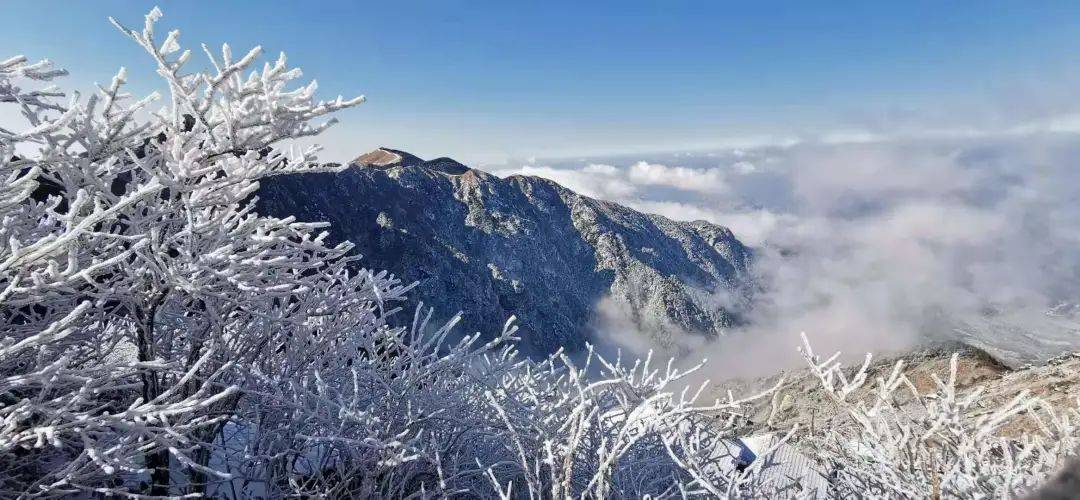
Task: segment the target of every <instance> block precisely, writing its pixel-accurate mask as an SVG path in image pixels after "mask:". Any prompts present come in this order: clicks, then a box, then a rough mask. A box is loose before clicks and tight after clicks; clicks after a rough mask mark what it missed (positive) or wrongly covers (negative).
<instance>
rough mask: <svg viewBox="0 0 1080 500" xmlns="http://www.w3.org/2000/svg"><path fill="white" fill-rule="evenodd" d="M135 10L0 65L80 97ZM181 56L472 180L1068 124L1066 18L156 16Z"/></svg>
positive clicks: (259, 8) (93, 10) (10, 6)
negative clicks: (207, 53)
mask: <svg viewBox="0 0 1080 500" xmlns="http://www.w3.org/2000/svg"><path fill="white" fill-rule="evenodd" d="M152 5H153V3H141V2H129V1H105V2H45V1H37V2H24V1H3V2H0V9H2V12H3V14H4V16H3V17H5V18H8V19H11V20H17V22H6V23H4V24H5V29H4V30H0V47H3V48H4V49H5V50H4V51H3V52H5V53H10V54H9V55H13V54H18V53H21V54H25V55H27V56H30V57H32V58H40V57H48V58H51V59H52V60H54V61H56V62H57V63H59V64H60V65H62V66H64V67H66V68H68V69H69V70H70V71H71V72H72V77H71V79H72V80H71V81H72V82H78V83H79V84H83V85H85V84H86V83H89V82H93V81H108V79H109V77H110V76H111V75H112V74H113V72H114V71H115V69H116V68H117V67H119V66H121V65H123V66H127V67H128V68H129V70H131V72H132V73H131V74H132V78H131V80H132V81H133V84H134V85H135V86H134V89H135V90H140V91H148V90H150V89H152V88H153V85H154V77H153V74H152V73H151V72H150V71H147V70H146V69H145V68H148V65H147V61H146V59H145V57H144V56H142V55H141V54H140V53H139V51H138V49H137V48H136V47H135V46H134V45H133V44H132V43H131V42H130V41H128V40H126V39H125V38H123V37H122V36H120V35H119V34H118V33H117V32H116V31H115V30H114V29H113V28H112V27H111V26H110V25H109V24H108V23H107V22H106V21H105V17H106V16H108V15H112V16H115V17H117V18H118V19H120V20H121V21H122V22H125V23H127V24H129V25H138V24H140V23H141V16H142V14H144V13H145V11H147V10H148V9H149V7H151V6H152ZM161 7H162V10H163V11H164V12H165V18H164V20H163V21H162V27H163V28H166V27H167V28H173V27H176V28H180V29H181V31H182V36H181V41H182V42H183V43H186V44H187V45H189V46H196V45H195V44H196V43H198V42H207V43H208V44H210V45H211V46H216V45H218V44H220V43H221V42H229V43H231V44H233V45H234V46H235V47H237V48H241V47H244V48H246V47H249V46H251V45H254V44H261V45H263V47H264V48H266V49H267V51H268V53H270V54H275V53H276V52H277V51H280V50H284V51H286V52H287V53H288V54H289V56H290V62H291V63H293V64H295V65H299V66H300V67H302V68H304V70H305V73H306V75H307V76H308V77H309V78H315V79H317V80H319V83H320V85H321V89H322V91H323V92H324V93H325V95H326V96H328V97H329V96H332V95H336V94H338V93H342V94H346V95H355V94H365V95H367V96H368V97H369V99H370V101H369V103H367V104H365V105H364V106H362V107H361V108H360V109H357V110H354V111H350V112H348V113H346V114H345V115H343V116H342V117H341V119H342V121H343V124H342V125H341V126H340V127H339V128H338V129H337V130H335V131H334V132H333V133H331V134H330V135H328V136H327V137H326V139H325V142H326V143H327V146H328V150H327V154H328V155H330V156H331V157H333V158H332V159H342V158H341V157H343V156H346V155H351V154H353V153H360V152H363V151H364V150H366V149H370V148H372V147H375V146H378V145H388V146H396V147H400V148H402V149H407V150H410V151H413V152H415V153H417V154H420V155H422V156H441V155H449V156H454V157H457V158H460V159H463V160H466V161H470V162H474V163H480V164H483V163H491V162H501V161H505V160H507V159H523V158H526V157H529V156H540V157H554V156H574V155H591V154H612V153H634V152H641V151H661V150H680V149H707V148H711V147H722V146H725V145H730V144H739V143H753V142H770V141H783V140H787V139H788V138H791V137H796V138H799V137H806V136H813V135H815V134H823V133H827V132H833V131H856V132H864V131H871V132H875V133H877V132H885V133H888V132H891V131H894V130H905V131H910V130H912V129H915V130H918V129H921V128H925V129H931V128H933V129H945V128H970V127H984V126H988V124H991V125H992V124H997V125H1000V126H1002V127H1004V126H1013V125H1017V124H1022V123H1025V122H1026V121H1028V120H1037V119H1042V118H1044V117H1046V116H1049V115H1053V114H1055V113H1058V112H1066V111H1070V110H1071V108H1070V106H1074V105H1072V104H1071V101H1072V100H1073V98H1074V97H1077V98H1078V99H1076V100H1077V101H1078V102H1080V94H1077V93H1075V92H1074V91H1073V90H1071V89H1072V88H1073V87H1078V88H1080V79H1078V78H1077V77H1076V76H1077V75H1078V72H1077V71H1076V70H1077V64H1076V62H1074V61H1075V54H1076V53H1077V49H1078V48H1080V47H1078V45H1080V3H1076V2H1072V3H1065V2H1062V3H1055V2H1030V3H1027V2H993V1H982V2H918V1H913V2H894V3H892V4H885V3H883V2H822V3H821V4H817V3H813V2H744V3H741V4H736V3H729V2H701V3H689V2H659V1H658V2H610V3H609V2H565V3H558V2H529V3H524V2H520V3H519V2H449V1H445V2H434V1H433V2H325V3H322V2H320V3H316V2H215V3H210V2H183V3H180V2H175V3H162V4H161Z"/></svg>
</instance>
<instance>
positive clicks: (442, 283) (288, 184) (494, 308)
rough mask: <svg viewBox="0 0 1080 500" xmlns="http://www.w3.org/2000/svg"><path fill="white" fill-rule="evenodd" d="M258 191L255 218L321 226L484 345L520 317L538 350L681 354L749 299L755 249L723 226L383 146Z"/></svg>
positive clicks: (727, 322) (718, 329) (732, 319)
mask: <svg viewBox="0 0 1080 500" xmlns="http://www.w3.org/2000/svg"><path fill="white" fill-rule="evenodd" d="M258 195H259V198H260V199H259V207H258V209H259V211H260V212H261V213H266V214H272V215H277V216H287V215H295V216H296V217H297V219H298V220H305V221H328V222H330V223H331V224H332V227H331V229H330V234H331V236H332V238H333V239H335V240H337V241H341V240H349V241H352V242H353V243H355V244H356V251H357V252H359V253H360V254H362V255H363V256H364V259H363V260H362V261H360V263H361V265H363V266H365V267H368V268H372V269H386V270H389V271H390V272H392V273H394V274H395V275H397V276H398V277H400V278H401V279H402V281H403V282H406V283H409V282H413V281H417V282H419V284H418V286H417V288H416V289H415V290H414V291H413V292H411V294H410V295H411V297H412V299H411V300H413V301H414V302H413V303H412V304H410V305H409V306H407V310H410V311H411V310H412V309H413V308H415V305H416V301H423V302H424V304H425V305H426V306H431V307H434V308H435V311H436V314H441V315H442V316H443V317H444V318H445V317H449V316H451V315H452V314H454V313H456V312H458V311H461V312H462V328H463V329H464V331H465V332H469V333H471V332H474V331H479V332H482V333H483V334H485V335H487V336H491V335H495V334H497V333H498V332H499V331H500V330H501V328H502V325H503V323H505V322H506V320H507V318H509V317H510V316H511V315H514V316H517V318H518V325H519V326H520V328H521V330H520V335H521V337H522V339H523V343H524V344H525V345H526V346H527V347H529V348H531V349H533V350H534V351H535V353H550V352H553V351H554V350H556V349H558V348H559V347H565V348H566V349H567V350H568V351H571V352H572V351H575V350H579V349H581V348H583V347H584V345H585V342H587V341H589V340H590V339H593V338H595V335H597V334H598V332H599V331H604V332H605V334H607V335H610V336H611V338H613V339H615V340H616V341H620V340H622V338H621V337H622V336H626V339H625V340H627V342H637V343H639V344H640V342H641V341H642V339H640V338H634V339H631V338H630V337H629V336H634V335H645V336H647V338H648V339H647V340H648V342H649V344H650V345H659V346H662V347H663V348H665V350H668V351H672V352H673V351H678V350H681V349H685V346H687V345H692V344H693V343H694V342H692V340H693V339H700V338H702V337H715V336H716V335H718V334H720V333H722V332H723V331H724V329H725V328H727V327H729V326H731V325H733V324H735V323H737V322H738V316H737V314H736V313H735V311H737V310H739V309H740V308H742V307H745V305H746V304H747V302H748V301H749V293H750V289H751V286H750V278H749V273H748V271H747V266H748V264H749V258H750V251H749V250H748V249H747V248H746V247H744V246H743V245H742V244H741V243H740V242H739V241H738V240H736V239H735V237H734V236H733V235H732V234H731V231H729V230H728V229H726V228H723V227H720V226H716V225H713V224H709V223H706V222H676V221H672V220H670V219H667V218H664V217H661V216H656V215H648V214H643V213H640V212H636V211H634V210H630V209H628V208H626V207H623V206H620V205H616V204H613V203H608V202H604V201H599V200H595V199H592V198H588V197H585V196H581V195H578V194H576V193H574V192H573V191H570V190H568V189H566V188H564V187H562V186H560V185H558V184H556V183H554V182H552V181H550V180H547V179H541V178H537V177H524V176H513V177H509V178H506V179H501V178H499V177H496V176H493V175H490V174H488V173H485V172H481V171H479V170H475V169H470V168H468V167H466V166H464V165H462V164H460V163H458V162H456V161H454V160H451V159H449V158H439V159H436V160H431V161H424V160H421V159H420V158H417V157H416V156H413V155H410V154H408V153H405V152H402V151H395V150H391V149H378V150H375V151H372V152H371V153H367V154H365V155H362V156H360V157H358V158H357V159H356V160H353V162H352V163H351V165H350V166H349V168H348V169H346V170H344V171H342V172H338V173H311V174H297V175H289V176H281V177H275V178H271V179H267V180H264V181H263V182H262V187H261V188H260V191H259V193H258ZM408 317H410V318H411V314H409V315H408Z"/></svg>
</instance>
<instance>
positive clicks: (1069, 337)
mask: <svg viewBox="0 0 1080 500" xmlns="http://www.w3.org/2000/svg"><path fill="white" fill-rule="evenodd" d="M1078 160H1080V136H1077V135H1076V134H1072V133H1053V132H1045V131H1042V132H1037V133H1023V132H1011V133H1000V134H976V135H971V136H965V135H944V134H943V135H940V136H934V135H927V136H923V137H906V138H881V137H846V138H839V139H835V140H818V141H810V142H797V143H794V144H784V145H780V146H761V147H755V148H750V149H734V148H731V149H723V150H716V151H708V152H694V153H686V152H683V153H665V154H655V155H635V156H625V157H606V158H582V159H572V160H560V161H531V162H525V164H524V165H521V166H509V167H506V168H502V169H500V170H498V171H496V173H497V174H498V175H503V176H506V175H513V174H521V175H536V176H541V177H547V178H550V179H553V180H555V181H557V182H559V183H561V184H563V185H565V186H566V187H568V188H570V189H573V190H575V191H578V192H580V193H582V194H585V195H588V196H592V197H596V198H600V199H605V200H610V201H615V202H618V203H621V204H625V205H628V206H630V207H633V208H636V209H639V210H642V211H645V212H651V213H657V214H661V215H664V216H667V217H670V218H672V219H678V220H695V219H704V220H707V221H710V222H714V223H717V224H721V225H724V226H728V227H730V228H731V229H732V230H733V231H734V232H735V234H736V236H737V237H738V238H740V239H741V240H742V241H743V242H744V243H746V244H747V245H750V246H752V247H754V248H755V250H756V258H755V264H754V271H755V273H756V274H757V276H758V280H759V282H760V283H761V284H762V287H763V290H764V291H763V292H762V293H761V294H760V295H759V296H758V297H757V300H756V303H755V306H754V308H753V310H752V311H750V312H749V318H750V321H749V324H748V326H746V327H743V328H740V329H739V330H737V331H733V332H730V334H728V335H726V336H725V337H723V338H721V339H720V340H719V341H717V342H715V343H713V344H711V345H710V347H709V348H708V349H707V350H708V351H709V352H710V357H711V358H712V359H713V362H712V363H710V365H712V366H720V367H722V371H723V372H724V375H740V376H753V375H763V374H768V373H771V372H773V371H775V370H776V369H778V368H784V367H788V366H795V365H797V364H798V363H799V362H800V361H799V360H800V358H799V354H798V353H797V351H796V347H797V346H798V345H800V340H799V333H800V332H806V333H807V335H808V336H809V337H810V339H811V340H812V342H813V344H814V346H815V349H816V350H817V351H819V352H831V351H836V350H841V351H844V352H846V353H852V354H861V353H863V352H867V351H870V352H879V353H881V352H897V351H903V350H905V349H909V348H911V347H913V346H916V345H920V344H924V343H927V342H943V341H944V342H951V341H959V342H964V343H968V344H972V345H976V346H978V347H981V348H983V349H986V350H987V351H989V352H990V353H991V354H994V355H995V356H997V357H998V358H999V359H1001V360H1002V361H1005V362H1006V363H1010V364H1014V365H1019V364H1023V363H1026V362H1036V361H1040V360H1043V359H1046V358H1048V357H1051V356H1054V355H1057V354H1059V353H1061V352H1062V351H1064V350H1070V349H1078V348H1080V326H1078V325H1080V322H1078V321H1077V318H1078V317H1080V316H1077V314H1076V312H1077V310H1078V309H1080V307H1077V306H1075V304H1077V303H1080V182H1078V181H1080V168H1078V167H1080V161H1078ZM624 327H625V325H624ZM624 329H625V328H624ZM620 335H623V336H624V337H625V345H627V346H629V347H636V349H634V350H640V343H641V339H640V336H639V335H634V334H633V333H632V332H625V333H620V332H609V334H608V335H607V337H608V338H616V339H618V338H619V336H620ZM695 350H696V351H698V352H700V347H696V348H695Z"/></svg>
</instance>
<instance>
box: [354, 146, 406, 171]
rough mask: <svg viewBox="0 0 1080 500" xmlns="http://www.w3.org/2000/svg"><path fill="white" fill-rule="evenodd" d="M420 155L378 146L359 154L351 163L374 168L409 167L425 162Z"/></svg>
mask: <svg viewBox="0 0 1080 500" xmlns="http://www.w3.org/2000/svg"><path fill="white" fill-rule="evenodd" d="M423 162H424V160H422V159H420V157H418V156H415V155H412V154H409V153H406V152H404V151H399V150H397V149H390V148H378V149H374V150H371V151H369V152H367V153H364V154H362V155H360V156H357V157H356V158H354V159H353V161H351V162H349V163H350V164H351V165H359V166H361V167H372V168H390V167H398V166H403V167H409V166H413V165H417V164H420V163H423Z"/></svg>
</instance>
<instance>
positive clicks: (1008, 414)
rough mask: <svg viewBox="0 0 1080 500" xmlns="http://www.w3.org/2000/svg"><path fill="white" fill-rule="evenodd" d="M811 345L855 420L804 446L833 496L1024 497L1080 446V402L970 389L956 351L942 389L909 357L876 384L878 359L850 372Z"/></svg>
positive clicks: (824, 377)
mask: <svg viewBox="0 0 1080 500" xmlns="http://www.w3.org/2000/svg"><path fill="white" fill-rule="evenodd" d="M803 340H804V346H803V348H802V350H803V354H804V356H805V358H806V360H807V362H808V363H809V365H810V368H811V372H812V373H813V375H814V376H816V377H817V378H818V379H819V380H820V382H821V386H822V388H823V389H824V390H825V393H826V394H827V395H828V396H829V397H830V399H831V400H832V401H833V402H835V403H836V404H837V406H838V407H839V408H840V409H841V411H842V412H843V413H844V414H845V415H846V416H847V417H848V421H849V422H850V424H851V425H849V426H841V427H840V428H836V427H834V428H827V429H821V430H820V432H816V433H815V434H813V435H811V436H807V437H806V440H805V441H804V444H805V445H806V446H805V449H806V450H807V451H808V452H810V453H812V455H813V456H814V458H816V459H817V461H818V463H819V466H820V472H821V473H822V474H823V475H825V476H827V477H828V478H829V482H830V485H831V488H832V491H831V495H832V496H835V497H840V498H847V497H863V498H865V497H870V498H926V497H933V498H942V497H944V498H1010V497H1015V496H1017V495H1023V494H1025V493H1030V492H1031V491H1032V490H1033V489H1034V487H1035V486H1036V485H1038V484H1039V483H1041V482H1043V481H1044V480H1045V479H1046V478H1047V477H1048V476H1049V475H1051V474H1052V473H1053V472H1054V471H1055V470H1057V469H1058V468H1059V467H1061V466H1062V465H1063V464H1064V463H1065V459H1066V457H1068V456H1070V455H1072V454H1074V453H1076V451H1077V446H1080V427H1078V426H1077V424H1078V422H1080V411H1078V409H1080V399H1074V400H1073V405H1072V406H1071V407H1069V408H1054V407H1053V406H1051V405H1049V404H1047V403H1046V402H1045V401H1044V400H1042V399H1040V398H1039V397H1036V396H1033V395H1032V394H1030V393H1028V392H1027V391H1022V392H1020V393H1019V394H1016V395H1015V396H1013V397H1012V398H1011V399H1009V400H1006V401H994V400H992V399H991V398H988V397H986V394H985V387H984V386H980V387H975V388H972V389H969V390H964V391H961V390H959V389H958V388H957V369H958V355H956V354H954V355H953V356H952V358H951V360H950V371H949V373H948V374H947V375H945V374H943V375H945V378H944V379H942V378H941V377H939V376H938V375H937V374H933V375H932V380H933V382H934V385H935V387H934V388H933V390H929V391H927V390H920V389H919V388H918V387H917V386H916V384H915V383H913V382H912V380H911V379H910V378H908V376H907V375H906V373H905V370H904V363H903V362H902V361H901V362H897V363H896V364H895V365H894V366H893V369H892V370H891V372H889V374H888V376H887V377H878V378H876V379H875V380H874V383H873V384H870V383H869V379H870V377H869V375H868V374H869V371H868V370H869V367H870V356H869V355H867V358H866V362H865V363H864V364H863V365H862V366H861V367H860V368H858V369H857V370H854V371H851V370H848V371H847V372H845V370H844V368H843V367H842V366H841V364H840V363H839V362H837V361H836V359H837V356H836V355H834V356H832V357H830V358H828V359H825V360H821V359H819V358H818V357H817V356H815V355H814V353H813V350H812V349H811V347H810V344H809V342H807V341H806V338H805V337H804V338H803ZM1007 426H1008V428H1007ZM1027 428H1030V429H1027Z"/></svg>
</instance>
